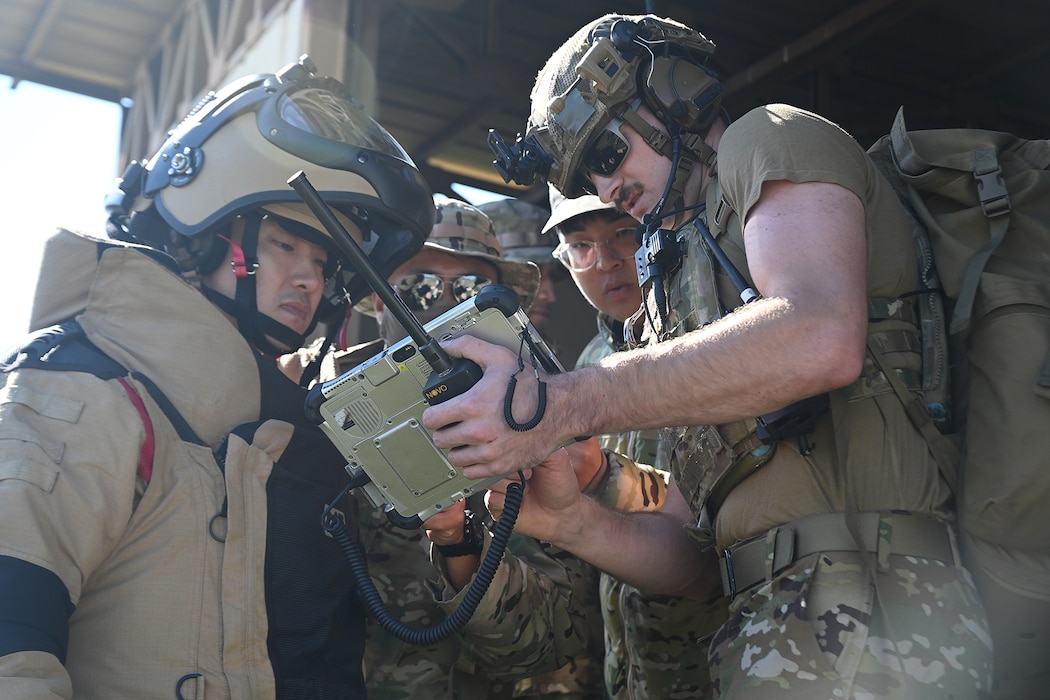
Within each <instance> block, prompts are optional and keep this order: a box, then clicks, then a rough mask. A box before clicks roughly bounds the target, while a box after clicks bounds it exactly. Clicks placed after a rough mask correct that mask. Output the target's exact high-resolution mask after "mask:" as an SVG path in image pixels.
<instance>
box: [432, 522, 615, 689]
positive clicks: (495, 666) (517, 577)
mask: <svg viewBox="0 0 1050 700" xmlns="http://www.w3.org/2000/svg"><path fill="white" fill-rule="evenodd" d="M485 540H486V541H485V549H484V552H482V556H483V557H484V556H485V554H487V553H488V550H489V547H490V545H491V543H492V540H491V536H490V535H489V534H488V533H486V536H485ZM431 559H432V561H433V563H434V567H435V569H436V570H437V572H438V574H439V575H440V578H441V587H439V588H436V589H435V590H434V591H433V593H434V596H435V598H436V599H437V600H438V601H439V602H440V605H441V607H442V608H443V609H444V610H445V612H446V614H452V612H453V611H454V610H455V609H456V607H457V606H458V605H459V603H460V601H462V600H463V597H464V595H465V594H466V591H467V589H468V588H469V586H466V587H464V588H463V590H462V591H460V592H459V593H456V592H455V590H454V589H453V588H452V587H451V586H450V585H449V584H448V577H447V568H446V565H445V560H444V558H443V557H442V556H441V554H440V553H439V552H438V551H437V549H436V548H433V547H432V548H431ZM597 575H598V574H597V572H596V571H595V570H594V569H593V568H592V567H590V566H587V565H585V564H583V563H582V562H581V561H580V560H579V559H577V558H576V557H574V556H572V555H571V554H569V553H568V552H564V551H562V550H560V549H558V548H556V547H553V546H551V545H548V544H544V543H540V542H538V541H536V540H534V539H531V538H528V537H524V536H521V535H512V536H511V540H510V544H509V545H508V552H507V554H505V555H504V558H503V561H502V562H501V563H500V565H499V568H498V569H497V571H496V575H495V577H494V578H493V580H492V584H491V585H490V586H489V588H488V590H487V591H486V593H485V595H484V597H483V598H482V600H481V603H480V604H479V605H478V608H477V610H476V611H475V612H474V615H473V617H471V619H470V621H469V622H468V623H467V624H466V626H465V627H464V628H463V630H462V631H461V632H460V633H459V641H460V642H461V644H462V647H461V653H460V659H459V662H458V666H459V668H460V669H462V670H464V671H467V672H469V673H472V674H475V675H479V676H485V677H487V678H491V679H512V678H520V677H523V676H529V675H534V674H536V673H541V672H544V671H549V670H553V669H556V668H559V667H560V666H562V665H564V664H565V663H566V662H567V661H568V660H569V659H571V658H572V657H574V656H575V655H577V654H578V653H580V652H581V651H582V650H583V649H584V648H585V647H586V646H587V644H588V641H589V639H590V636H591V631H590V630H589V628H588V622H589V620H588V616H587V615H586V612H585V610H584V609H583V608H582V607H581V606H582V605H583V604H584V601H585V599H586V598H587V597H588V596H589V597H590V598H591V599H592V602H593V598H594V596H595V595H596V591H597ZM588 591H590V592H589V593H588ZM598 634H601V631H600V630H598Z"/></svg>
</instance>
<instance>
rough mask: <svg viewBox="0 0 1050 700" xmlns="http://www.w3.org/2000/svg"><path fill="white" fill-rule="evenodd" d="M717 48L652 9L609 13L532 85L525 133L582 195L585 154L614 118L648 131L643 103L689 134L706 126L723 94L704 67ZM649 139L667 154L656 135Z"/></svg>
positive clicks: (557, 181)
mask: <svg viewBox="0 0 1050 700" xmlns="http://www.w3.org/2000/svg"><path fill="white" fill-rule="evenodd" d="M714 49H715V45H714V44H713V43H712V42H711V41H709V40H708V39H707V38H706V37H705V36H704V35H703V34H701V33H700V32H697V31H695V30H693V29H690V28H689V27H687V26H685V25H684V24H681V23H679V22H675V21H674V20H671V19H662V18H657V17H654V16H652V15H616V14H609V15H605V16H603V17H600V18H599V19H596V20H594V21H592V22H590V23H589V24H587V25H585V26H584V27H583V28H581V29H580V30H579V31H577V32H576V33H575V34H574V35H573V36H572V37H571V38H569V40H568V41H566V42H565V43H564V44H562V46H561V47H560V48H558V50H557V51H555V52H554V54H553V55H552V56H551V57H550V59H548V61H547V63H546V64H545V65H544V67H543V68H542V69H541V70H540V72H539V75H538V76H537V78H536V83H535V85H534V86H533V89H532V95H531V103H532V112H531V114H530V116H529V121H528V125H527V133H526V139H529V138H530V137H531V138H532V139H533V142H534V143H538V144H539V145H540V147H541V149H542V151H543V152H545V155H546V159H547V161H548V162H549V172H548V173H547V178H546V179H547V181H548V182H550V183H551V184H552V185H554V186H555V187H556V188H557V189H558V190H559V191H561V192H563V193H565V194H566V195H567V196H570V197H575V196H579V195H580V194H583V193H584V192H585V191H586V189H585V187H584V186H583V185H581V183H580V178H581V177H582V174H581V173H579V172H578V171H579V169H580V159H581V158H582V156H583V154H584V152H585V149H586V146H588V145H589V144H590V142H591V141H592V139H593V138H594V137H595V136H597V135H598V134H599V133H601V131H602V130H603V129H604V128H605V126H606V125H607V124H609V122H610V121H611V120H612V119H614V118H616V119H622V120H624V121H626V122H627V123H628V124H630V125H631V126H632V127H634V128H635V129H636V130H637V131H639V133H642V134H643V136H646V134H651V132H652V127H651V126H649V125H648V124H647V123H645V122H643V121H642V120H641V118H640V117H638V115H637V112H636V109H637V107H638V106H639V105H642V104H644V105H645V106H646V107H648V108H649V109H650V110H652V111H653V112H654V113H655V114H656V115H657V116H659V117H661V118H662V119H663V120H664V121H669V120H673V121H675V122H676V123H677V124H678V126H679V127H680V128H681V129H682V130H683V131H685V132H691V133H704V132H706V129H707V127H709V126H710V124H711V122H713V121H714V119H715V117H716V116H717V114H718V107H719V104H720V102H721V92H722V86H721V83H719V82H718V81H717V79H716V78H715V77H714V76H713V74H712V73H711V72H710V71H709V70H708V69H707V68H705V64H706V62H707V59H708V58H709V57H710V56H711V55H712V54H713V53H714ZM665 54H667V55H665ZM646 140H647V141H649V142H650V145H652V146H653V148H655V149H656V150H658V151H660V152H662V153H664V154H665V155H669V153H670V147H669V145H667V144H666V143H665V142H661V140H660V136H659V135H650V136H647V137H646Z"/></svg>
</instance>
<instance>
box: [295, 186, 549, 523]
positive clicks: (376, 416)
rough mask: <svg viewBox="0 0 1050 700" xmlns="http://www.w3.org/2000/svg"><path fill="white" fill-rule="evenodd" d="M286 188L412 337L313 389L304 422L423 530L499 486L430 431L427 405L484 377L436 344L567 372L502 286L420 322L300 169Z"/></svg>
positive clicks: (360, 480)
mask: <svg viewBox="0 0 1050 700" xmlns="http://www.w3.org/2000/svg"><path fill="white" fill-rule="evenodd" d="M288 183H289V185H291V186H292V188H294V189H295V191H296V192H297V193H298V194H299V196H300V197H302V199H303V201H304V202H306V204H307V206H309V207H310V209H311V211H313V213H314V215H315V216H317V218H318V220H319V221H320V222H321V224H322V225H323V226H324V227H325V229H327V230H328V232H329V233H330V234H331V235H332V238H333V239H334V240H335V242H336V244H337V245H338V246H339V248H340V250H342V251H343V252H344V253H345V254H346V256H347V258H349V260H350V261H351V262H352V263H353V265H354V267H355V268H356V269H357V270H358V272H359V273H360V274H361V275H362V276H364V277H365V278H366V279H367V281H368V283H369V285H370V286H371V287H372V289H373V291H375V293H376V294H377V295H378V296H379V298H380V299H382V300H383V302H384V304H385V305H386V308H387V311H388V312H390V313H393V314H394V317H395V318H396V319H397V321H398V322H399V323H400V324H401V325H402V326H403V327H404V328H405V330H406V332H407V333H408V337H407V338H404V339H403V340H401V341H400V342H398V343H395V344H394V345H391V346H390V347H388V348H387V349H385V350H384V351H383V352H381V353H380V354H378V355H376V356H375V357H373V358H371V359H369V360H366V361H365V362H363V363H362V364H360V365H358V366H357V367H355V368H353V369H351V370H350V371H348V372H346V373H344V374H342V375H340V376H339V377H336V378H335V379H332V380H329V381H327V382H324V383H321V384H317V385H315V386H314V387H313V388H312V389H311V390H310V393H309V395H308V397H307V400H306V412H307V415H308V416H309V417H310V418H311V419H312V420H314V421H315V422H316V423H317V424H318V425H319V426H320V428H321V430H322V431H324V433H325V434H326V435H327V436H328V438H329V439H330V440H331V441H332V443H333V444H334V445H335V446H336V447H337V448H338V449H339V451H340V452H341V453H342V454H343V456H344V457H345V458H346V460H347V466H346V469H347V471H348V472H349V473H350V475H351V477H352V479H353V481H354V482H356V485H359V486H360V488H361V489H362V490H363V491H364V493H365V495H366V496H367V498H368V500H369V501H370V502H371V503H372V505H374V506H375V507H377V508H382V509H383V510H384V511H385V512H386V514H387V517H388V518H389V519H390V521H391V522H392V523H394V524H395V525H398V526H400V527H404V528H413V527H419V526H420V525H421V524H422V522H423V521H424V520H426V519H427V518H429V517H430V516H432V515H434V514H435V513H438V512H440V511H442V510H444V509H445V508H447V507H449V506H450V505H452V504H453V503H456V502H458V501H460V500H462V499H464V498H466V497H467V496H469V495H470V494H472V493H476V492H478V491H481V490H483V489H484V488H485V487H487V486H488V485H489V484H492V483H493V482H495V481H497V480H499V478H501V477H491V478H488V479H480V480H470V479H467V478H466V477H464V476H463V473H462V471H461V470H460V469H459V468H458V467H456V466H454V465H453V464H452V463H451V462H449V461H448V456H447V455H446V453H445V452H444V451H442V450H440V449H439V448H437V447H436V446H435V445H434V441H433V437H432V434H431V433H430V432H429V431H428V430H426V428H424V427H423V423H422V415H423V410H424V409H425V408H426V407H427V406H428V405H433V404H437V403H441V402H442V401H446V400H448V399H450V398H453V397H454V396H457V395H459V394H461V393H463V392H464V391H466V390H468V389H469V388H470V387H471V386H473V385H474V384H475V383H476V382H477V381H478V379H480V378H481V369H480V368H479V367H478V366H477V364H475V363H474V362H472V361H470V360H467V359H464V358H451V357H449V355H448V354H447V353H446V352H445V351H444V349H443V348H442V347H441V345H440V344H439V341H441V340H449V339H452V338H455V337H456V336H459V335H463V334H467V335H472V336H476V337H478V338H481V339H482V340H486V341H488V342H490V343H494V344H498V345H503V346H504V347H506V348H508V349H510V350H512V351H514V352H516V353H518V354H519V358H520V357H522V354H523V353H528V354H529V355H531V357H530V358H529V359H530V360H531V361H534V364H536V365H537V366H538V367H540V368H541V369H543V371H545V372H547V373H548V374H553V373H558V372H563V371H564V369H563V368H562V366H561V364H560V363H559V362H558V359H557V357H555V355H554V353H553V351H551V349H550V348H549V347H548V346H547V343H546V342H545V341H544V340H543V338H542V337H541V336H540V335H539V333H538V332H537V331H536V329H535V328H534V327H533V326H532V324H531V323H529V319H528V316H527V315H526V314H525V312H524V311H523V310H522V309H521V306H520V303H519V301H518V297H517V295H516V294H515V293H514V291H513V290H511V289H510V288H508V287H504V286H502V285H498V284H491V285H488V286H486V287H484V288H482V289H481V291H480V292H479V293H478V295H477V296H475V297H474V298H472V299H468V300H467V301H464V302H462V303H460V304H459V305H458V306H456V307H454V308H452V309H450V310H449V311H447V312H445V313H444V314H442V315H441V316H439V317H437V318H435V319H434V320H432V321H430V322H429V323H427V324H426V326H423V325H422V324H420V323H419V320H418V319H416V317H415V316H414V315H413V314H412V312H411V311H410V310H409V309H408V307H407V306H406V305H405V303H404V301H403V300H402V299H401V298H400V297H399V296H397V294H396V293H395V292H394V290H393V289H392V288H391V287H390V285H389V284H387V282H386V280H384V279H383V278H382V277H380V276H379V274H378V273H377V272H376V270H375V268H374V267H373V266H372V264H371V262H370V261H369V260H368V257H367V256H366V255H365V254H364V252H363V251H362V250H361V248H360V246H358V244H357V242H356V241H355V240H354V239H353V238H352V237H351V236H350V234H349V233H348V232H347V231H346V229H345V228H344V227H343V225H342V223H341V222H340V221H339V220H338V219H337V218H336V217H335V216H334V215H333V214H332V211H331V209H329V207H328V205H327V204H326V203H325V202H324V201H323V200H322V199H321V197H320V196H319V195H318V194H317V191H316V190H314V188H313V186H312V185H311V184H310V182H309V181H308V180H307V178H306V175H305V174H304V173H302V172H301V171H300V172H299V173H296V174H295V175H294V176H293V177H292V178H291V179H290V180H289V181H288Z"/></svg>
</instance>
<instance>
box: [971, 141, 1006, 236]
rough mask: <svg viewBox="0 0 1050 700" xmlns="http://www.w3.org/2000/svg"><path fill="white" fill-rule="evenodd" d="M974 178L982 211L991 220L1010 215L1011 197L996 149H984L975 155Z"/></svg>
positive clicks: (975, 152)
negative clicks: (996, 155)
mask: <svg viewBox="0 0 1050 700" xmlns="http://www.w3.org/2000/svg"><path fill="white" fill-rule="evenodd" d="M973 165H974V169H973V177H974V179H975V180H976V181H977V197H978V199H980V200H981V211H983V212H984V215H985V216H986V217H988V218H989V219H991V218H993V217H996V216H1003V215H1004V214H1009V213H1010V195H1009V193H1008V192H1007V191H1006V183H1005V182H1004V181H1003V169H1002V167H1000V165H999V160H998V159H997V158H996V157H995V149H993V148H983V149H979V150H977V151H974V153H973Z"/></svg>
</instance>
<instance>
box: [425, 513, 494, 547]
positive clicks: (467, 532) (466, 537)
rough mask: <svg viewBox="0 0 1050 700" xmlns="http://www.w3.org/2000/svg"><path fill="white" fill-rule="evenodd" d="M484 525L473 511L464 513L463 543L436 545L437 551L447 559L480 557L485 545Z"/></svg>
mask: <svg viewBox="0 0 1050 700" xmlns="http://www.w3.org/2000/svg"><path fill="white" fill-rule="evenodd" d="M483 528H484V525H482V524H481V520H480V519H479V518H478V517H477V515H476V514H475V513H474V511H472V510H465V511H463V541H462V542H458V543H456V544H436V545H434V546H435V547H437V551H439V552H441V556H443V557H445V558H446V559H450V558H452V557H466V556H470V555H472V554H473V555H475V556H477V555H480V554H481V550H482V549H483V548H484V544H485V533H484V532H483V531H482V530H483Z"/></svg>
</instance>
